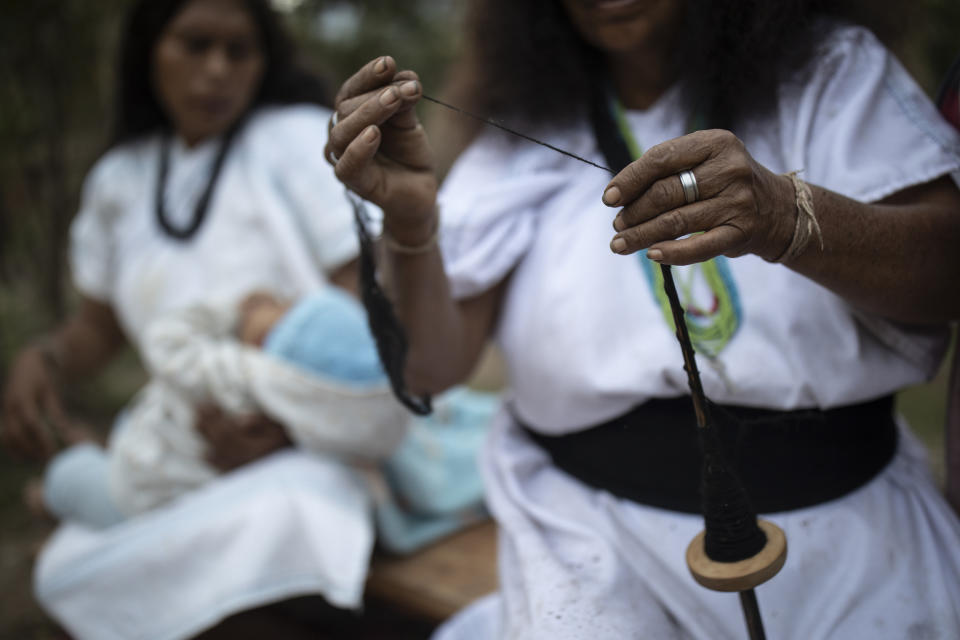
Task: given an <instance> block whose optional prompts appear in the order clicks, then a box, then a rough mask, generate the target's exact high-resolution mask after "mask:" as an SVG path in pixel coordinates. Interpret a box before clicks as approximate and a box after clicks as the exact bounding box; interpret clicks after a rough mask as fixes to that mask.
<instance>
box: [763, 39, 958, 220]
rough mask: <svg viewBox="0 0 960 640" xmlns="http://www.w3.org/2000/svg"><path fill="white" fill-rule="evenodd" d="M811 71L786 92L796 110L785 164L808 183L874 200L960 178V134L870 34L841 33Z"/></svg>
mask: <svg viewBox="0 0 960 640" xmlns="http://www.w3.org/2000/svg"><path fill="white" fill-rule="evenodd" d="M810 73H811V74H812V77H811V76H807V77H806V79H807V82H806V83H805V84H804V85H803V87H802V88H797V87H796V86H794V87H792V88H787V89H785V95H784V97H785V98H786V100H785V104H791V103H793V104H795V105H796V106H795V107H794V108H791V109H785V108H784V109H781V123H780V125H781V131H782V132H783V134H784V140H783V147H784V149H785V150H786V151H785V153H786V160H787V165H788V167H790V169H803V174H802V177H803V178H804V179H805V180H806V181H808V182H810V183H813V184H817V185H820V186H822V187H825V188H827V189H830V190H831V191H835V192H837V193H841V194H843V195H845V196H848V197H850V198H854V199H856V200H860V201H862V202H874V201H876V200H880V199H882V198H884V197H886V196H888V195H890V194H892V193H895V192H897V191H900V190H902V189H905V188H907V187H911V186H914V185H918V184H923V183H925V182H929V181H930V180H933V179H935V178H938V177H940V176H943V175H945V174H951V173H952V174H953V177H954V179H955V180H956V179H958V177H960V174H958V173H957V172H958V171H960V136H958V133H957V132H956V131H955V130H953V128H952V127H951V126H950V125H949V124H948V123H947V122H946V121H945V120H944V119H943V118H942V117H941V116H940V114H939V113H938V112H937V110H936V108H935V107H934V106H933V104H932V103H931V101H930V100H929V98H927V97H926V95H925V94H924V93H923V91H922V90H921V89H920V87H918V86H917V84H916V82H914V81H913V79H912V78H911V77H910V76H909V74H907V72H906V71H905V70H904V68H903V67H902V66H901V64H900V63H899V62H898V61H897V60H896V58H894V57H893V55H891V54H890V53H889V52H888V51H887V50H886V49H885V48H884V47H883V45H882V44H880V42H878V41H877V39H876V38H875V37H874V36H873V34H871V33H870V32H869V31H867V30H865V29H862V28H859V27H847V28H838V29H837V31H836V33H835V34H834V35H833V36H831V38H830V40H829V41H828V44H827V46H826V48H825V51H824V53H823V54H822V56H821V58H820V61H819V63H818V64H817V65H816V68H815V69H814V70H813V71H812V72H810ZM790 94H792V95H790ZM798 94H799V95H798ZM794 101H796V102H794Z"/></svg>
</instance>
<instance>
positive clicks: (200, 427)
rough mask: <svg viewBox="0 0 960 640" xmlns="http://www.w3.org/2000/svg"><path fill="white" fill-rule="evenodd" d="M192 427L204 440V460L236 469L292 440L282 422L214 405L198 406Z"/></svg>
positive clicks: (288, 443) (217, 466)
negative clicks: (222, 408) (239, 413)
mask: <svg viewBox="0 0 960 640" xmlns="http://www.w3.org/2000/svg"><path fill="white" fill-rule="evenodd" d="M194 428H195V429H196V430H197V432H198V433H199V434H200V436H201V437H202V438H203V439H204V441H205V442H206V444H207V453H206V459H207V462H209V463H210V464H211V465H213V466H214V467H216V468H217V469H219V470H220V471H230V470H232V469H236V468H237V467H240V466H242V465H245V464H247V463H249V462H253V461H254V460H257V459H259V458H262V457H263V456H265V455H267V454H270V453H273V452H274V451H277V450H278V449H283V448H284V447H289V446H292V444H293V442H292V441H291V440H290V437H289V436H288V435H287V432H286V430H285V429H284V428H283V426H282V425H280V424H279V423H277V422H275V421H273V420H271V419H270V418H268V417H266V416H263V415H259V414H251V415H244V416H234V415H230V414H228V413H226V412H225V411H223V410H221V409H219V408H218V407H216V406H215V405H202V406H200V407H198V408H197V413H196V418H195V423H194Z"/></svg>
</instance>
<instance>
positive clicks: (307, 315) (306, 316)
mask: <svg viewBox="0 0 960 640" xmlns="http://www.w3.org/2000/svg"><path fill="white" fill-rule="evenodd" d="M142 351H143V354H144V358H145V362H146V366H147V369H148V371H149V372H150V374H151V382H150V383H149V384H148V385H147V386H146V387H145V388H144V389H143V391H141V392H140V394H139V395H138V396H137V398H136V399H135V401H134V403H133V405H132V407H131V408H130V410H129V412H128V413H127V415H126V416H125V417H124V419H123V421H122V423H121V425H120V426H119V427H118V429H117V430H116V433H115V435H114V437H113V438H112V439H111V442H110V445H109V457H110V473H109V486H110V494H111V496H112V498H113V499H114V501H115V502H116V505H117V506H118V508H119V509H120V511H121V512H123V513H124V514H126V515H133V514H136V513H140V512H142V511H146V510H148V509H151V508H154V507H156V506H158V505H160V504H163V503H164V502H167V501H168V500H171V499H173V498H175V497H176V496H178V495H180V494H182V493H184V492H186V491H189V490H190V489H193V488H196V487H197V486H200V485H201V484H203V483H205V482H208V481H209V480H211V479H212V478H214V477H216V475H217V474H218V471H217V470H216V469H215V468H214V467H213V466H211V465H210V464H209V463H208V462H207V461H206V451H205V444H204V441H203V439H202V438H201V437H200V436H199V434H198V433H197V431H196V429H195V426H194V425H195V422H196V417H197V415H196V414H197V407H200V406H202V405H204V404H213V405H216V406H217V407H219V408H220V409H222V410H224V411H226V412H228V413H230V414H234V415H237V416H241V415H246V414H256V413H261V414H263V415H265V416H266V417H268V418H270V419H272V420H274V421H276V422H277V423H279V424H281V425H283V427H284V429H285V430H286V432H287V435H288V436H289V438H290V440H291V441H292V442H293V444H294V446H297V447H299V448H302V449H305V450H307V451H313V452H316V453H322V454H325V455H326V454H336V455H338V456H341V457H344V458H345V459H346V460H348V461H358V460H361V461H362V460H367V461H376V460H381V459H383V458H384V457H386V456H388V455H389V454H390V453H391V452H392V451H393V450H394V449H395V448H396V446H397V445H398V444H399V443H400V441H401V439H402V438H403V437H404V435H405V432H406V429H407V424H408V421H409V419H408V416H407V415H406V412H405V410H404V409H403V408H402V407H401V406H400V405H399V404H398V403H397V402H396V401H395V400H394V399H393V397H392V396H391V393H390V388H389V384H388V381H387V379H386V376H385V374H384V373H383V371H382V369H381V367H380V363H379V360H378V358H377V353H376V348H375V345H374V342H373V338H372V337H371V336H370V333H369V329H368V328H367V323H366V317H365V314H364V311H363V308H362V307H361V306H360V305H359V303H357V302H356V301H355V300H354V299H353V298H352V297H350V296H349V295H348V294H347V293H345V292H343V291H341V290H339V289H337V288H336V287H332V286H331V287H327V288H325V289H323V290H321V291H318V292H316V293H313V294H311V295H308V296H306V297H304V298H303V299H301V300H299V301H297V302H296V303H295V304H291V303H288V302H286V301H282V300H279V299H277V298H276V297H274V296H272V295H270V294H267V293H262V292H258V293H254V294H251V295H249V296H247V297H246V298H245V299H243V300H242V301H241V302H240V304H239V305H203V306H195V307H191V308H189V309H187V310H185V311H183V312H181V313H177V314H174V315H171V316H169V317H166V318H163V319H160V320H158V321H157V322H155V323H154V325H153V326H151V327H150V329H149V330H148V332H147V334H146V337H145V341H144V345H143V350H142Z"/></svg>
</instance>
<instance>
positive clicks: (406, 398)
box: [347, 191, 433, 416]
mask: <svg viewBox="0 0 960 640" xmlns="http://www.w3.org/2000/svg"><path fill="white" fill-rule="evenodd" d="M347 199H348V200H350V204H351V205H352V206H353V219H354V223H355V224H356V227H357V238H358V239H359V241H360V298H361V300H362V301H363V306H364V307H365V308H366V310H367V321H368V322H369V324H370V332H371V333H373V338H374V340H375V341H376V343H377V354H378V355H379V356H380V363H381V364H382V365H383V368H384V371H386V372H387V377H388V378H389V379H390V388H391V389H392V390H393V395H394V396H396V398H397V400H399V401H400V402H401V403H402V404H403V406H405V407H406V408H407V409H409V410H410V411H411V412H413V413H415V414H417V415H419V416H425V415H428V414H430V413H431V412H432V411H433V407H432V406H431V402H430V396H415V395H413V394H412V393H410V392H409V391H408V390H407V385H406V382H405V381H404V378H403V369H404V366H405V365H406V362H407V335H406V333H404V331H403V327H402V326H400V321H399V320H398V319H397V314H396V313H394V311H393V304H392V303H391V302H390V299H389V298H387V295H386V293H384V291H383V288H382V287H381V286H380V283H379V282H378V281H377V263H376V258H375V257H374V255H375V252H376V247H375V245H374V240H373V238H372V237H371V236H370V232H369V231H368V228H367V227H368V224H369V216H368V214H367V208H366V207H365V206H364V204H363V200H361V199H360V198H359V197H357V196H356V195H355V194H354V193H353V192H351V191H347Z"/></svg>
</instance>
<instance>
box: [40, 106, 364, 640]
mask: <svg viewBox="0 0 960 640" xmlns="http://www.w3.org/2000/svg"><path fill="white" fill-rule="evenodd" d="M329 115H330V112H329V111H328V110H326V109H322V108H319V107H315V106H309V105H298V106H287V107H271V108H264V109H261V110H259V111H257V112H256V113H254V114H253V115H252V116H251V118H250V120H249V122H248V123H247V124H246V126H244V128H243V129H242V130H241V131H240V132H239V134H238V135H237V136H236V138H235V140H234V142H233V147H232V148H231V150H230V152H229V154H228V155H227V156H226V160H225V163H224V165H223V168H222V172H221V175H220V178H219V180H218V182H217V185H216V190H215V192H214V195H213V199H212V201H211V203H210V207H209V211H208V213H207V217H206V219H205V221H204V223H203V225H202V226H201V227H200V229H199V231H198V232H197V233H196V235H195V236H193V237H191V238H190V239H188V240H186V241H183V242H181V241H178V240H175V239H173V238H171V237H169V236H167V235H165V234H164V232H162V231H161V228H160V226H159V224H158V222H157V219H156V216H155V211H154V206H155V204H154V194H155V189H156V180H157V173H158V172H157V168H158V165H157V163H158V161H159V153H160V139H159V136H151V137H148V138H145V139H142V140H139V141H136V142H133V143H128V144H124V145H122V146H120V147H117V148H114V149H112V150H111V151H109V152H108V153H107V154H105V156H104V157H103V158H101V159H100V161H99V162H98V163H97V165H96V166H95V167H94V168H93V170H92V171H91V172H90V175H89V176H88V178H87V181H86V183H85V186H84V192H83V198H82V205H81V209H80V212H79V213H78V215H77V217H76V219H75V221H74V223H73V226H72V229H71V245H70V257H71V267H72V270H73V276H74V280H75V283H76V286H77V288H78V289H79V290H80V292H82V293H83V294H84V295H86V296H89V297H92V298H94V299H97V300H102V301H104V302H106V303H108V304H110V305H111V306H112V308H113V309H114V310H115V311H116V313H117V316H118V318H119V320H120V322H121V324H122V326H123V329H124V331H125V333H126V335H127V336H128V338H129V339H130V340H131V342H132V343H133V345H134V346H135V347H136V348H137V349H138V350H139V349H140V348H141V346H142V342H143V339H144V335H145V331H146V329H147V327H148V326H149V325H150V324H151V322H152V321H153V320H154V319H156V318H158V317H160V316H164V315H168V314H170V313H172V312H175V311H181V310H183V309H185V308H187V307H191V306H194V305H203V304H204V303H210V301H212V300H213V301H216V302H217V304H219V305H223V306H224V307H230V306H232V305H233V304H234V303H235V302H236V301H237V300H239V299H240V298H241V297H242V296H244V295H245V294H247V293H249V292H251V291H255V290H260V289H262V290H266V291H269V292H271V293H273V294H275V295H279V296H289V297H290V298H298V297H300V296H302V295H304V294H306V293H307V292H309V291H311V290H314V289H316V288H318V287H321V286H323V285H324V282H325V280H326V274H329V273H330V272H332V271H333V270H335V269H336V268H338V267H340V266H341V265H343V264H345V263H346V262H348V261H350V260H352V259H353V258H354V257H355V256H356V255H357V240H356V235H355V232H354V228H353V217H352V209H351V207H350V204H349V202H348V201H347V199H346V197H345V192H344V188H343V186H342V185H341V184H340V183H339V182H337V180H336V178H335V177H334V175H333V172H332V170H331V168H330V166H329V165H328V164H327V162H326V161H325V160H324V159H323V147H324V144H325V143H326V136H327V122H328V119H329ZM217 146H218V141H217V140H210V141H207V142H204V143H202V144H200V145H197V146H195V147H192V148H187V147H185V146H184V145H183V144H182V142H181V141H179V140H174V141H173V144H172V145H171V156H170V169H169V175H168V181H167V185H166V195H165V200H166V208H167V211H168V213H169V215H170V218H171V219H172V220H173V222H174V223H175V225H176V226H179V227H185V226H187V224H188V222H189V220H190V219H191V216H192V215H193V211H194V207H195V203H196V201H197V199H198V198H199V195H200V193H201V192H202V190H203V188H204V187H205V186H206V183H207V180H208V177H209V175H210V169H211V166H212V161H213V157H214V155H215V154H216V149H217ZM233 373H237V372H233ZM369 509H370V505H369V498H368V495H367V491H366V486H365V484H364V482H363V481H362V479H360V478H357V477H356V476H355V474H353V473H350V472H348V471H347V470H346V469H345V467H344V465H343V464H341V463H340V462H338V461H336V460H333V459H328V458H324V457H321V456H318V455H311V454H308V453H304V452H303V451H298V450H294V451H285V452H282V453H278V454H274V455H272V456H269V457H267V458H265V459H263V460H261V461H258V462H257V463H255V464H251V465H247V466H245V467H243V468H242V469H240V470H238V471H236V472H234V473H230V474H227V475H225V476H221V477H219V478H215V479H212V480H211V481H210V482H209V484H207V485H205V486H204V487H203V488H201V489H199V490H197V491H195V492H192V493H190V494H189V495H187V496H184V497H183V498H181V499H178V500H176V501H174V502H172V503H171V504H169V505H167V506H165V507H163V508H160V509H157V510H154V511H151V512H148V513H145V514H143V515H141V516H139V517H137V518H133V519H130V520H127V521H125V522H122V523H121V524H119V525H116V526H113V527H110V528H108V529H104V530H99V531H98V530H91V529H87V528H85V527H83V526H80V525H77V524H70V523H68V524H64V525H62V526H61V527H60V528H59V529H58V530H57V531H56V533H55V534H54V536H53V537H52V538H51V540H50V541H49V542H48V543H47V544H46V545H45V547H44V549H43V551H42V553H41V554H40V557H39V559H38V562H37V565H36V569H35V575H34V590H35V593H36V595H37V598H38V600H39V601H40V602H41V604H42V605H43V606H44V608H45V609H46V610H47V611H48V612H49V613H51V614H52V615H53V616H54V617H55V618H56V619H57V620H58V621H59V622H60V623H61V624H62V625H63V626H64V627H65V628H66V629H68V630H69V631H70V633H71V634H72V635H73V636H74V637H77V638H95V639H96V640H112V639H116V640H127V639H129V638H144V639H147V638H150V639H172V638H184V637H191V636H194V635H196V634H197V633H199V632H200V631H202V630H203V629H205V628H206V627H208V626H210V625H212V624H214V623H216V622H217V621H219V620H221V619H223V618H224V617H226V616H228V615H230V614H232V613H236V612H239V611H242V610H244V609H247V608H250V607H255V606H259V605H263V604H266V603H269V602H273V601H276V600H281V599H284V598H288V597H292V596H297V595H304V594H322V595H324V597H326V599H327V600H328V601H329V602H331V603H333V604H335V605H337V606H341V607H358V606H359V605H360V603H361V601H362V593H363V585H364V581H365V577H366V571H367V567H368V563H369V556H370V552H371V550H372V546H373V540H374V531H373V526H372V523H371V519H370V515H369Z"/></svg>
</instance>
